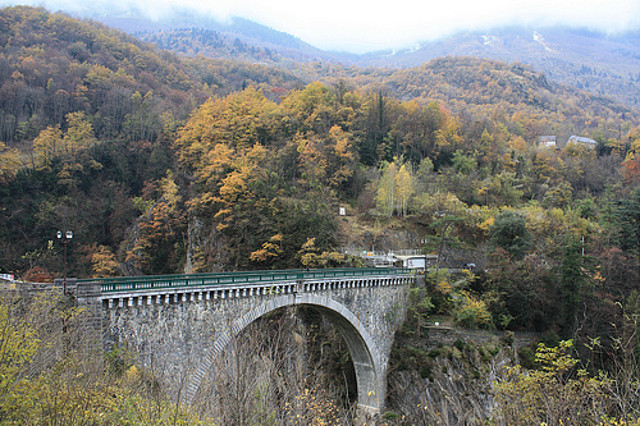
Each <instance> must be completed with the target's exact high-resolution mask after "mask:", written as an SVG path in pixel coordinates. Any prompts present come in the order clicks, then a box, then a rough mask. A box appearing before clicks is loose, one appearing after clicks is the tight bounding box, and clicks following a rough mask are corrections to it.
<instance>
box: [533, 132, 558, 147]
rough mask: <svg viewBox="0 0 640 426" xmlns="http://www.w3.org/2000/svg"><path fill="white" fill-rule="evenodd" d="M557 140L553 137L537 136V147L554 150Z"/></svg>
mask: <svg viewBox="0 0 640 426" xmlns="http://www.w3.org/2000/svg"><path fill="white" fill-rule="evenodd" d="M556 141H557V138H556V136H555V135H547V136H538V143H537V145H538V146H539V147H540V148H555V147H556Z"/></svg>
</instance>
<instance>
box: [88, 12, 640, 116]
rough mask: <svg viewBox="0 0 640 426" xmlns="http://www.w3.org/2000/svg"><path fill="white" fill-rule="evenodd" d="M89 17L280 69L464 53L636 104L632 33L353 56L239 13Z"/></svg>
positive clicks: (462, 41) (551, 34)
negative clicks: (200, 36)
mask: <svg viewBox="0 0 640 426" xmlns="http://www.w3.org/2000/svg"><path fill="white" fill-rule="evenodd" d="M92 18H93V19H97V20H99V21H101V22H103V23H105V24H107V25H109V26H113V27H115V28H118V29H121V30H124V31H127V32H129V33H132V34H133V35H135V36H136V37H138V38H140V39H142V40H144V41H148V42H157V39H158V36H157V34H158V33H162V34H163V38H164V39H165V40H170V39H171V38H176V39H179V43H177V42H168V43H166V44H164V45H160V46H161V47H164V48H168V49H169V50H174V51H180V49H178V50H176V49H172V48H171V45H175V44H180V45H181V46H182V47H181V49H182V50H185V49H186V50H189V49H188V47H187V48H185V47H184V46H185V44H188V40H186V39H185V38H184V36H183V35H182V34H180V33H179V31H184V30H185V29H195V28H198V29H205V30H211V31H215V32H217V33H219V34H220V35H221V36H222V37H224V38H226V39H227V41H226V43H224V44H223V45H221V46H218V47H216V48H211V47H210V46H209V47H207V48H203V47H202V46H201V47H197V46H195V47H196V48H195V49H191V50H195V51H199V52H200V54H203V55H205V56H209V57H215V58H225V59H230V58H232V57H234V55H235V53H236V52H234V48H233V46H234V44H235V45H237V44H238V43H241V44H244V45H245V47H244V50H247V51H248V50H251V49H253V50H254V51H255V52H256V53H255V54H254V55H252V54H248V55H245V56H244V57H243V58H242V59H243V60H245V61H248V62H253V63H265V57H271V58H270V59H269V60H267V63H270V64H273V65H278V66H282V67H291V66H292V63H295V62H302V63H309V62H330V63H340V64H343V65H345V66H359V67H384V68H412V67H416V66H419V65H422V64H423V63H426V62H428V61H430V60H432V59H436V58H439V57H447V56H463V57H464V56H470V57H477V58H481V59H491V60H499V61H504V62H507V63H510V64H511V63H518V62H522V63H525V64H528V65H530V66H532V67H534V69H536V70H537V71H539V72H542V73H544V74H546V75H547V77H548V78H549V79H551V80H554V81H557V82H560V83H563V84H569V85H572V86H575V87H577V88H579V89H584V90H587V91H590V92H592V93H594V94H596V95H601V96H609V97H612V98H614V99H616V100H618V101H621V102H623V103H625V104H627V105H629V106H633V107H634V108H638V107H640V85H638V84H637V83H638V82H640V32H625V33H621V34H617V35H607V34H604V33H600V32H597V31H593V30H589V29H585V28H569V27H559V26H555V27H532V26H507V27H497V28H494V29H488V30H482V31H481V30H478V31H466V32H459V33H455V34H453V35H450V36H446V37H442V38H439V39H437V40H434V41H427V42H419V43H416V45H415V46H413V47H411V48H404V49H397V50H381V51H374V52H369V53H365V54H354V53H348V52H336V51H323V50H321V49H318V48H316V47H314V46H312V45H310V44H308V43H305V42H304V41H302V40H301V39H299V38H297V37H295V36H292V35H290V34H287V33H284V32H281V31H278V30H275V29H272V28H269V27H266V26H263V25H261V24H258V23H256V22H252V21H250V20H247V19H244V18H233V19H232V20H231V21H229V22H228V23H221V22H219V21H216V20H215V18H213V17H210V16H209V17H207V16H195V15H190V14H189V12H182V13H178V14H177V15H175V16H174V18H173V19H169V18H165V19H164V20H163V21H159V22H156V23H154V22H153V21H150V20H148V19H146V18H144V17H143V16H142V15H139V16H132V17H129V18H127V19H123V18H121V19H119V20H118V19H115V18H109V17H92ZM172 33H173V34H172ZM205 44H206V43H205ZM229 46H232V47H229ZM265 50H267V52H266V53H265ZM183 53H184V52H183ZM274 54H277V57H276V56H274Z"/></svg>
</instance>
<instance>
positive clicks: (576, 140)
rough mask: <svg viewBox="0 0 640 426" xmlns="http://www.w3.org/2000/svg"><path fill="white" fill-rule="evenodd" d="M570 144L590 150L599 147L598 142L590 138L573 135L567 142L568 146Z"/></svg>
mask: <svg viewBox="0 0 640 426" xmlns="http://www.w3.org/2000/svg"><path fill="white" fill-rule="evenodd" d="M570 144H576V145H580V146H584V147H587V148H590V149H595V147H596V146H597V145H598V142H596V141H594V140H593V139H590V138H585V137H584V136H576V135H572V136H571V137H570V138H569V140H568V141H567V146H569V145H570Z"/></svg>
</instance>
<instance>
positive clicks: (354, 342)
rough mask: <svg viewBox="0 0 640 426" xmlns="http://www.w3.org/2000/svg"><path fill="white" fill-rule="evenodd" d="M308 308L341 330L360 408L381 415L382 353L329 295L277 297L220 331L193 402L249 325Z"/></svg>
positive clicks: (190, 393) (194, 384)
mask: <svg viewBox="0 0 640 426" xmlns="http://www.w3.org/2000/svg"><path fill="white" fill-rule="evenodd" d="M289 306H307V307H311V308H312V309H314V310H316V311H318V312H320V313H322V314H323V315H324V316H325V317H327V318H328V319H329V320H330V322H331V323H332V324H334V325H335V326H336V327H337V328H338V330H340V332H341V334H342V336H343V338H344V340H345V342H346V344H347V347H348V349H349V352H350V354H351V359H352V361H353V365H354V370H355V373H356V383H357V388H358V397H357V401H358V406H359V408H360V409H362V410H365V411H368V412H379V411H380V409H381V408H382V406H383V404H384V391H385V383H384V379H385V378H384V372H383V368H382V365H381V362H380V354H379V352H378V349H377V347H376V344H375V342H374V340H373V339H372V338H371V335H370V334H369V333H368V332H367V330H366V329H365V328H364V327H363V325H362V323H361V322H360V320H359V319H358V318H357V317H356V315H354V314H353V313H352V312H351V311H350V310H349V309H348V308H347V307H345V306H344V305H342V304H341V303H339V302H337V301H335V300H333V299H331V298H330V297H327V296H321V295H316V294H311V293H304V294H289V295H284V296H278V297H275V298H273V299H270V300H268V301H265V302H264V303H261V304H260V305H259V306H258V307H256V308H254V309H252V310H251V311H249V312H248V313H246V314H245V315H242V316H241V317H239V318H237V319H236V320H234V321H233V322H232V324H231V329H230V330H226V331H223V332H221V334H220V335H219V336H218V337H217V338H216V340H215V341H214V342H213V345H212V346H211V347H210V348H209V349H208V350H207V353H206V354H205V356H204V357H203V359H202V362H201V363H200V364H199V365H198V368H197V369H196V371H195V372H194V373H193V374H192V376H191V378H190V381H189V384H188V386H187V392H186V402H187V403H191V402H193V399H194V398H195V396H196V393H197V392H198V389H199V388H200V385H201V383H202V380H203V378H204V377H205V375H207V374H210V371H211V369H212V366H213V364H214V362H215V360H216V358H217V357H218V356H219V355H220V354H221V353H222V351H223V350H224V349H225V348H226V347H227V346H228V345H229V343H230V342H231V341H232V339H234V338H236V337H237V336H238V335H239V334H240V333H241V332H242V331H243V330H244V329H245V328H246V327H247V326H248V325H249V324H251V323H252V322H254V321H255V320H257V319H258V318H260V317H262V316H264V315H266V314H268V313H271V312H273V311H275V310H277V309H281V308H285V307H289Z"/></svg>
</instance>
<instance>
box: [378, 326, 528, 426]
mask: <svg viewBox="0 0 640 426" xmlns="http://www.w3.org/2000/svg"><path fill="white" fill-rule="evenodd" d="M533 337H534V336H530V335H522V336H513V335H506V336H505V335H501V334H498V333H496V334H494V333H488V332H478V331H469V332H464V331H461V330H454V329H436V328H432V329H429V330H428V332H427V335H426V336H420V337H416V336H412V337H407V336H400V337H399V338H398V340H397V342H396V345H395V349H394V351H393V361H392V368H391V369H390V372H389V375H388V377H387V381H388V398H387V409H388V410H389V412H387V413H385V414H384V415H383V418H385V420H387V421H389V422H390V423H392V424H393V422H394V421H397V422H399V423H402V422H408V423H409V424H425V425H426V424H428V425H462V424H464V425H474V424H482V423H483V422H484V421H485V420H486V419H488V418H490V417H491V414H492V411H493V408H494V400H493V386H494V383H495V382H496V381H497V380H500V377H501V375H502V374H503V371H504V368H505V367H506V366H509V365H513V364H514V363H515V362H517V348H519V347H520V346H522V345H524V344H527V343H529V342H530V341H532V339H533Z"/></svg>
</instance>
